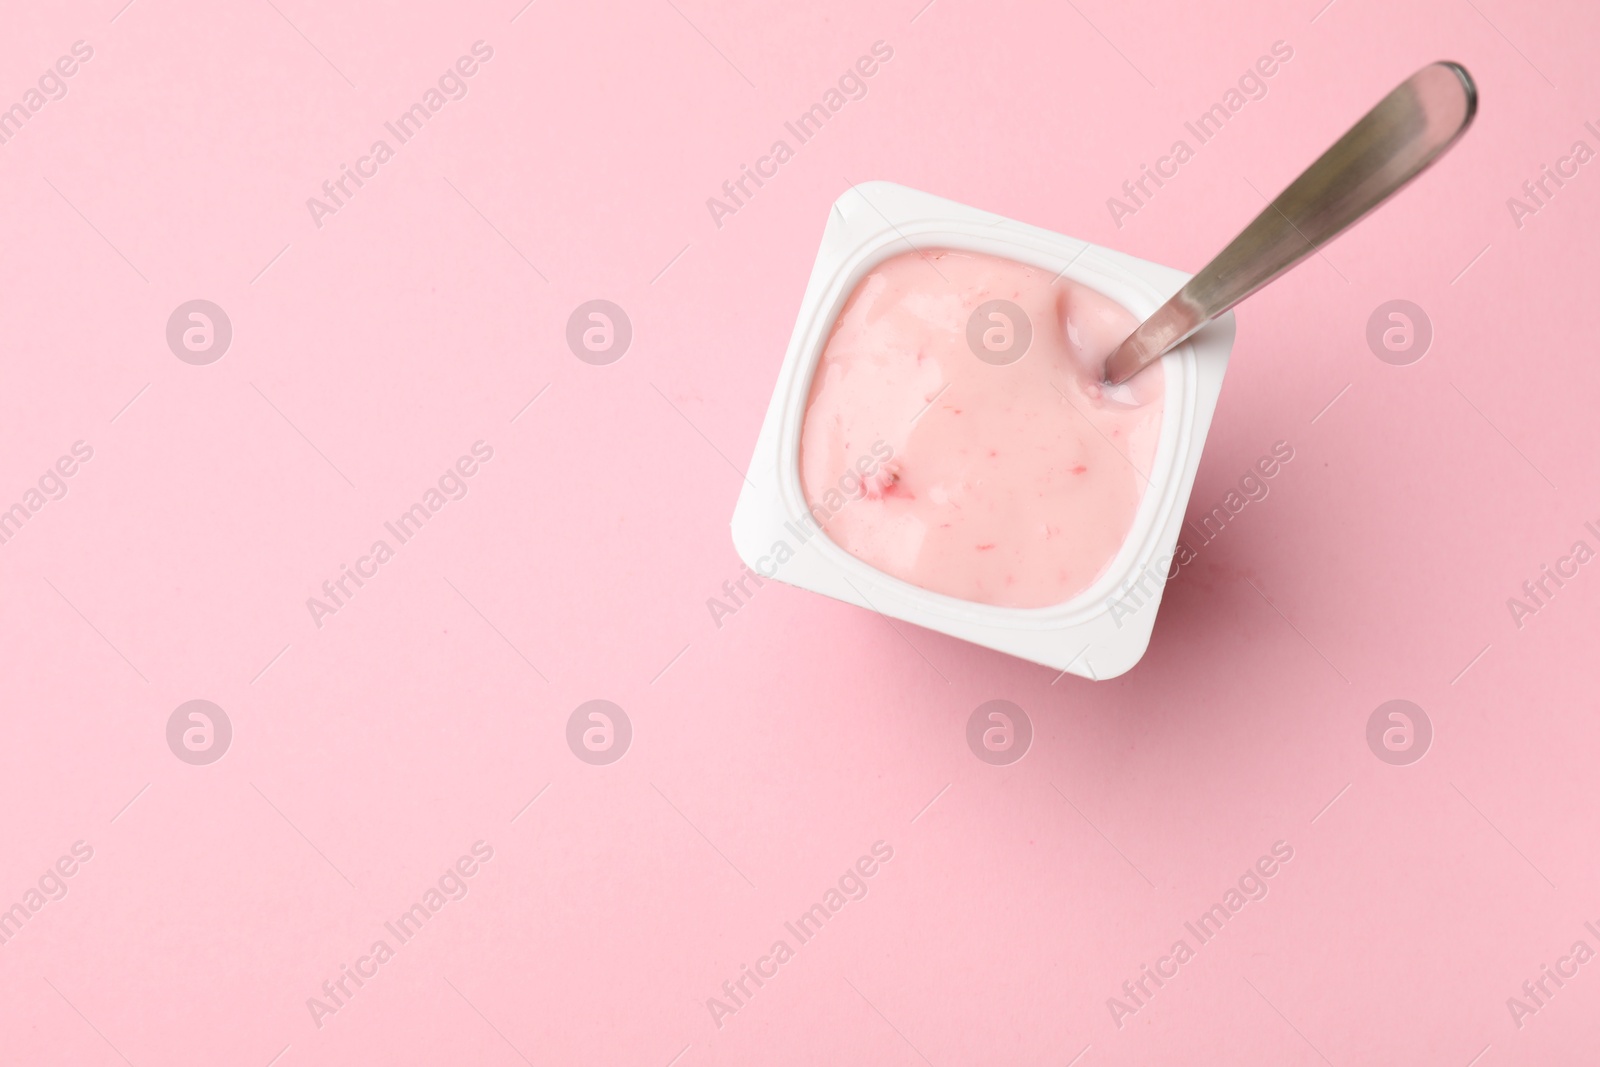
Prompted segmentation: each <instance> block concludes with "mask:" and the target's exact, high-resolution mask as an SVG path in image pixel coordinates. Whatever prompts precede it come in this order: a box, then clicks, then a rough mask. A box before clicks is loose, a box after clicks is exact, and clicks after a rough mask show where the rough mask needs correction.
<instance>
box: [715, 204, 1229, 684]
mask: <svg viewBox="0 0 1600 1067" xmlns="http://www.w3.org/2000/svg"><path fill="white" fill-rule="evenodd" d="M932 248H951V249H958V250H962V251H971V252H981V253H985V254H987V255H991V256H998V257H1002V258H1005V259H1012V260H1016V261H1017V262H1020V263H1026V264H1028V265H1030V266H1033V267H1038V268H1041V269H1043V270H1047V271H1050V272H1051V273H1052V274H1057V273H1059V274H1060V275H1062V276H1064V277H1066V278H1070V279H1072V280H1073V281H1075V282H1079V283H1081V284H1083V285H1086V286H1088V287H1090V288H1092V289H1095V290H1098V291H1099V292H1101V293H1103V294H1104V295H1106V296H1108V297H1110V298H1111V299H1113V300H1115V301H1116V302H1117V303H1119V304H1121V305H1122V306H1123V307H1125V308H1127V309H1128V311H1129V312H1130V313H1132V314H1133V315H1134V317H1135V318H1137V319H1140V320H1143V319H1144V318H1146V317H1148V316H1149V315H1150V314H1151V313H1152V312H1154V311H1155V310H1156V308H1158V307H1160V306H1161V304H1163V303H1164V302H1165V301H1166V300H1167V298H1168V297H1170V296H1171V295H1172V294H1173V293H1175V292H1177V291H1178V289H1179V288H1181V287H1182V286H1183V284H1184V283H1185V282H1186V281H1188V280H1189V275H1187V274H1185V273H1183V272H1182V271H1179V270H1174V269H1173V268H1171V267H1164V266H1161V265H1160V264H1157V263H1150V262H1148V261H1146V260H1142V259H1136V258H1134V257H1133V256H1129V255H1124V254H1123V253H1121V252H1114V251H1112V250H1111V249H1108V248H1101V247H1099V246H1098V245H1092V244H1088V243H1086V242H1084V241H1079V240H1075V239H1074V238H1071V237H1064V236H1062V235H1060V234H1056V233H1051V232H1049V231H1048V230H1042V229H1039V228H1038V227H1036V226H1028V225H1025V224H1023V223H1020V222H1014V221H1012V220H1010V219H1004V218H1000V217H998V216H995V215H991V214H989V213H988V212H985V211H979V210H977V209H976V208H971V207H966V206H964V205H961V204H957V203H953V202H952V201H949V200H944V199H941V198H939V197H936V196H930V195H929V194H927V193H921V192H918V191H916V190H914V189H907V188H905V187H904V186H900V185H894V184H891V183H889V182H868V183H865V184H863V185H858V186H855V187H853V188H852V189H851V190H850V191H849V192H847V193H845V194H844V195H843V196H841V197H840V198H839V199H838V200H837V201H836V202H835V203H834V205H833V208H832V209H831V210H830V211H829V212H828V224H827V228H826V229H825V230H824V232H823V235H822V245H821V247H820V248H818V250H817V261H816V265H815V266H814V267H813V268H812V271H811V281H810V282H809V284H807V286H806V292H805V297H804V299H803V300H802V301H801V304H800V315H799V318H798V320H797V321H796V322H795V327H794V335H793V336H792V337H791V338H790V340H789V350H788V352H787V354H785V356H784V360H783V366H782V368H781V369H780V370H779V372H778V383H777V386H776V388H774V390H773V393H772V402H771V404H770V405H769V406H768V408H767V416H766V419H765V421H764V422H763V423H762V425H761V433H760V435H759V436H758V437H757V438H756V446H755V454H754V456H753V457H752V459H751V462H750V469H749V472H748V475H747V482H746V484H745V487H744V490H743V491H742V492H741V493H740V494H739V502H738V505H737V506H736V507H735V509H734V513H733V522H732V529H733V543H734V547H735V548H736V549H737V550H738V552H739V556H740V558H741V559H743V560H744V562H745V564H746V565H747V566H749V567H750V569H751V570H753V571H755V572H756V573H757V574H758V575H760V576H761V577H762V579H763V580H765V579H769V578H776V579H777V580H779V581H782V582H786V583H788V584H789V585H793V586H797V587H799V588H801V589H809V590H811V591H812V592H815V593H822V594H823V595H825V596H830V597H833V598H835V599H837V600H842V601H845V602H846V603H850V604H855V605H857V606H858V607H862V608H865V609H867V610H868V611H876V612H880V613H882V614H884V615H888V616H890V617H892V618H896V619H901V620H903V621H905V622H910V623H915V624H916V625H918V626H923V627H926V628H928V629H930V630H936V631H938V632H940V633H945V634H950V635H951V636H953V637H959V638H962V639H963V640H967V641H971V642H973V643H974V644H978V645H982V646H984V647H985V648H992V649H995V650H996V651H999V652H1005V653H1008V654H1010V655H1013V656H1018V657H1020V658H1022V659H1026V660H1031V661H1033V662H1035V663H1041V664H1044V665H1045V666H1047V667H1051V668H1053V669H1055V670H1058V671H1067V672H1070V673H1072V674H1076V675H1079V676H1081V677H1084V678H1092V679H1106V678H1114V677H1116V676H1117V675H1119V674H1122V673H1123V672H1125V671H1127V670H1128V669H1129V668H1131V667H1132V666H1133V665H1134V664H1135V663H1137V662H1138V661H1139V659H1140V657H1142V656H1143V655H1144V651H1145V649H1146V648H1147V647H1148V646H1149V644H1150V634H1151V631H1152V630H1153V629H1154V627H1155V621H1156V612H1157V609H1158V608H1159V607H1160V604H1161V595H1162V590H1163V587H1164V586H1165V583H1166V581H1167V578H1168V576H1169V574H1174V573H1176V571H1177V566H1176V562H1175V560H1174V548H1175V546H1176V544H1177V540H1178V533H1179V528H1180V527H1181V526H1182V525H1183V515H1184V509H1185V508H1186V507H1187V506H1188V503H1189V493H1190V492H1191V490H1192V489H1193V487H1194V477H1195V472H1196V471H1197V470H1198V469H1199V466H1200V452H1201V449H1202V448H1203V447H1204V445H1205V440H1206V434H1207V432H1208V431H1209V430H1210V428H1211V416H1212V414H1213V413H1214V412H1215V410H1216V406H1217V397H1218V395H1219V394H1220V393H1221V390H1222V378H1223V374H1224V373H1225V372H1226V370H1227V367H1228V356H1229V354H1230V352H1231V351H1232V349H1233V336H1234V321H1233V315H1232V314H1231V313H1229V314H1227V315H1224V316H1223V317H1221V318H1219V319H1218V320H1216V321H1215V322H1213V323H1211V324H1209V325H1207V326H1206V327H1205V328H1204V329H1203V330H1201V331H1200V332H1199V333H1197V334H1195V335H1194V336H1193V337H1192V338H1190V339H1189V340H1188V341H1186V342H1185V343H1184V344H1182V345H1180V346H1179V347H1178V348H1177V349H1175V350H1174V351H1172V352H1171V353H1169V354H1168V355H1166V356H1164V357H1163V358H1162V365H1163V371H1164V374H1165V378H1166V395H1165V405H1164V408H1163V414H1162V423H1161V433H1160V435H1159V439H1158V443H1157V446H1156V456H1155V461H1154V464H1153V469H1151V470H1150V471H1147V472H1143V473H1145V474H1147V475H1148V478H1149V481H1148V484H1147V485H1146V486H1145V490H1144V496H1143V498H1142V499H1141V500H1140V503H1139V508H1138V511H1137V513H1136V515H1135V517H1134V522H1133V528H1132V529H1131V530H1130V531H1129V533H1128V536H1127V538H1126V540H1124V541H1123V543H1122V547H1121V548H1120V549H1119V550H1118V552H1117V555H1116V557H1115V558H1114V559H1113V560H1112V562H1111V564H1110V566H1109V567H1107V568H1106V570H1105V572H1104V573H1102V574H1101V575H1100V577H1099V578H1097V579H1096V580H1095V582H1094V583H1093V584H1092V585H1090V586H1089V587H1088V588H1087V589H1085V590H1083V591H1082V592H1081V593H1079V594H1077V595H1076V596H1074V597H1072V598H1071V599H1070V600H1067V601H1064V602H1062V603H1060V604H1055V605H1052V606H1049V607H1043V608H1007V607H998V606H995V605H991V604H979V603H975V602H973V601H970V600H962V599H959V598H956V597H952V596H947V595H945V594H942V593H935V592H932V591H930V590H927V589H923V588H921V587H919V586H915V585H912V584H911V583H909V582H906V581H903V580H902V579H899V578H895V577H893V576H891V575H888V574H885V573H884V572H883V571H880V570H878V569H877V568H876V567H873V566H871V565H870V564H868V563H866V562H864V561H862V560H860V559H858V558H856V557H855V556H853V555H851V554H850V553H848V552H846V551H845V550H844V549H842V548H840V547H839V546H838V545H837V544H835V543H834V542H833V541H831V540H829V538H828V535H827V534H826V533H825V532H823V531H822V530H821V529H820V528H819V527H818V525H817V523H816V521H815V520H814V519H813V518H812V517H811V514H810V513H809V512H808V511H807V508H806V499H805V494H804V492H803V491H802V490H801V485H800V431H801V427H802V425H803V423H804V418H805V410H806V401H807V398H808V397H809V395H810V392H811V376H812V374H813V372H814V371H815V369H816V366H817V362H818V359H819V358H820V357H821V354H822V350H823V347H824V346H825V345H826V344H827V341H828V337H829V334H830V333H831V331H832V327H833V323H834V320H835V318H837V317H838V314H839V312H840V310H841V309H842V308H843V307H844V304H845V301H846V300H847V299H848V298H849V296H850V294H851V293H852V292H853V291H854V290H855V287H856V284H857V283H858V282H860V281H861V279H862V278H863V277H864V276H865V275H866V274H867V272H868V271H870V270H871V269H872V268H873V267H874V266H876V265H877V264H879V263H881V262H882V261H883V260H885V259H888V258H889V257H891V256H894V255H898V254H900V253H902V252H908V251H912V250H924V249H932Z"/></svg>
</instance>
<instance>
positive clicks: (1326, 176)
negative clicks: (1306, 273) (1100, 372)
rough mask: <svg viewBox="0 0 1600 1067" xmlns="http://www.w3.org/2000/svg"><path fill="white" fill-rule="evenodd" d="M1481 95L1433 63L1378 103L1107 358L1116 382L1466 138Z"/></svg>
mask: <svg viewBox="0 0 1600 1067" xmlns="http://www.w3.org/2000/svg"><path fill="white" fill-rule="evenodd" d="M1477 108H1478V90H1477V87H1476V86H1475V85H1473V82H1472V76H1471V75H1470V74H1468V73H1467V71H1466V68H1464V67H1462V66H1461V65H1460V64H1459V63H1450V62H1440V63H1431V64H1429V65H1428V66H1426V67H1423V68H1422V69H1421V70H1419V71H1417V72H1416V73H1415V74H1413V75H1412V76H1411V77H1409V78H1407V79H1406V80H1405V81H1403V82H1401V83H1400V85H1399V86H1398V87H1397V88H1396V89H1395V90H1394V91H1393V92H1391V93H1390V94H1389V95H1388V96H1386V97H1384V98H1383V99H1382V100H1381V101H1379V102H1378V106H1377V107H1375V108H1373V109H1372V110H1371V111H1369V112H1367V113H1366V115H1365V116H1363V117H1362V119H1361V121H1360V122H1357V123H1356V124H1355V125H1354V126H1352V127H1350V130H1349V132H1347V133H1346V134H1345V135H1344V136H1343V137H1341V138H1339V140H1338V141H1337V142H1335V143H1334V145H1333V147H1332V148H1330V149H1328V150H1327V151H1326V152H1324V153H1322V156H1321V157H1320V158H1319V159H1318V160H1317V161H1316V162H1315V163H1313V164H1311V166H1309V167H1307V168H1306V170H1305V172H1304V173H1302V174H1301V175H1300V177H1298V178H1296V179H1295V180H1294V182H1293V184H1291V185H1290V186H1289V187H1288V188H1287V189H1285V190H1284V191H1283V192H1281V193H1279V194H1278V198H1277V199H1276V200H1274V201H1273V202H1272V203H1271V204H1268V205H1267V207H1266V209H1265V210H1264V211H1262V212H1261V214H1259V215H1257V216H1256V217H1255V221H1254V222H1252V223H1250V225H1248V226H1246V227H1245V228H1244V230H1243V232H1241V233H1240V234H1239V236H1237V237H1235V238H1234V239H1233V242H1232V243H1231V244H1229V245H1228V247H1227V248H1224V249H1223V250H1222V251H1221V252H1220V253H1219V254H1218V255H1217V257H1216V258H1215V259H1213V260H1212V261H1211V262H1210V263H1207V264H1206V265H1205V266H1204V267H1203V268H1201V270H1200V273H1198V274H1196V275H1195V276H1194V277H1193V278H1190V279H1189V282H1188V284H1187V285H1185V286H1184V287H1183V288H1182V289H1180V290H1179V291H1178V293H1177V295H1175V296H1174V297H1173V298H1172V299H1171V300H1169V301H1167V302H1166V303H1165V304H1163V305H1162V306H1161V307H1160V308H1159V309H1158V310H1157V311H1156V313H1155V314H1154V315H1151V316H1150V317H1149V318H1148V319H1146V320H1145V321H1144V322H1143V323H1142V324H1141V325H1140V326H1139V328H1138V329H1136V330H1134V331H1133V333H1132V334H1130V335H1129V336H1128V338H1127V340H1125V341H1123V342H1122V344H1121V345H1120V346H1119V347H1118V348H1117V350H1116V351H1115V352H1113V353H1112V354H1111V358H1110V359H1109V360H1107V361H1106V380H1107V381H1109V382H1112V383H1117V382H1123V381H1126V380H1127V379H1129V378H1131V377H1132V376H1133V375H1134V374H1136V373H1138V371H1139V370H1140V369H1142V368H1143V367H1145V366H1146V365H1148V364H1150V363H1153V362H1154V361H1155V360H1157V359H1159V358H1160V357H1161V356H1162V355H1163V354H1165V353H1166V352H1167V351H1168V350H1170V349H1172V348H1173V347H1175V346H1176V345H1178V344H1180V343H1181V342H1182V341H1183V340H1184V339H1185V338H1187V337H1188V336H1189V335H1190V334H1192V333H1194V332H1195V331H1196V330H1198V329H1200V327H1202V326H1204V325H1205V324H1206V323H1208V322H1210V321H1211V320H1212V319H1214V318H1216V317H1217V316H1218V315H1221V314H1222V313H1223V312H1225V311H1227V310H1228V309H1229V308H1231V307H1233V306H1234V305H1235V304H1237V303H1238V302H1239V301H1241V300H1243V299H1244V298H1245V297H1247V296H1249V295H1250V294H1252V293H1254V292H1255V291H1256V290H1257V289H1260V288H1261V287H1262V286H1264V285H1266V284H1267V283H1268V282H1270V281H1272V280H1273V279H1274V278H1276V277H1278V276H1279V275H1280V274H1282V273H1284V272H1285V271H1287V270H1288V269H1289V268H1290V267H1293V266H1294V265H1295V264H1296V263H1299V262H1300V261H1301V260H1302V259H1305V258H1306V257H1307V256H1309V255H1310V254H1311V253H1313V252H1315V251H1316V250H1317V249H1319V248H1321V247H1322V246H1323V245H1325V244H1327V243H1328V242H1329V241H1331V240H1333V239H1334V238H1335V237H1337V236H1338V235H1339V234H1341V233H1343V232H1344V230H1345V229H1346V228H1348V227H1349V226H1350V225H1351V224H1352V223H1354V222H1356V221H1357V220H1359V219H1360V218H1361V217H1362V216H1364V215H1365V214H1366V213H1367V212H1369V211H1371V210H1372V209H1373V208H1375V207H1377V206H1378V205H1379V204H1381V203H1383V202H1384V201H1385V200H1387V199H1389V197H1391V196H1393V195H1394V194H1395V193H1397V192H1399V191H1400V190H1401V189H1402V188H1403V187H1404V186H1405V185H1406V183H1408V182H1410V181H1411V179H1413V178H1415V177H1416V176H1417V175H1418V174H1421V173H1422V172H1423V171H1424V170H1426V169H1427V168H1428V166H1429V164H1431V163H1432V162H1433V161H1434V160H1436V159H1438V158H1439V156H1441V155H1443V154H1444V152H1445V150H1447V149H1448V148H1449V147H1450V146H1451V145H1453V144H1455V142H1456V139H1457V138H1459V137H1460V136H1461V135H1462V134H1463V133H1465V132H1466V129H1467V126H1468V125H1469V124H1470V123H1471V122H1472V116H1473V114H1474V113H1475V112H1476V111H1477Z"/></svg>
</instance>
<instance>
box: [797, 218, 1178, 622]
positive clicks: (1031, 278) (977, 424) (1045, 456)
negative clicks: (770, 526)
mask: <svg viewBox="0 0 1600 1067" xmlns="http://www.w3.org/2000/svg"><path fill="white" fill-rule="evenodd" d="M1137 325H1138V320H1137V319H1136V318H1135V317H1134V316H1133V315H1132V314H1130V313H1129V312H1128V311H1127V310H1126V309H1124V308H1123V307H1122V306H1121V305H1119V304H1117V303H1116V302H1115V301H1113V300H1111V299H1110V298H1109V297H1107V296H1105V295H1103V294H1101V293H1099V292H1097V291H1096V290H1094V289H1091V288H1089V287H1088V286H1085V285H1083V284H1081V283H1078V282H1074V281H1071V280H1068V279H1065V278H1059V279H1058V278H1056V277H1055V276H1054V275H1053V273H1052V272H1050V271H1047V270H1042V269H1040V268H1037V267H1030V266H1028V265H1026V264H1023V263H1018V262H1015V261H1013V260H1008V259H1001V258H998V257H995V256H989V255H983V254H979V253H973V252H960V251H951V250H927V251H922V252H907V253H905V254H902V255H897V256H894V257H893V258H890V259H887V260H884V261H883V262H882V263H880V264H878V265H877V266H876V267H874V268H873V269H872V270H871V271H870V272H869V273H868V274H867V275H866V277H864V278H863V279H862V280H861V281H860V283H859V284H858V285H857V286H856V288H855V290H854V291H853V292H852V293H851V295H850V297H849V299H848V300H847V301H846V302H845V305H844V308H843V310H842V311H841V313H840V315H839V317H838V320H837V321H836V322H835V323H834V325H833V329H832V332H831V334H830V336H829V338H828V342H827V345H826V347H825V348H824V350H823V353H822V356H821V358H820V360H819V362H818V365H817V368H816V372H815V375H814V376H813V378H812V382H811V391H810V396H809V398H808V400H807V404H806V412H805V421H804V425H803V426H802V429H801V438H800V479H801V486H802V488H803V490H804V492H805V496H806V500H807V503H808V504H809V505H811V511H812V514H813V515H814V516H815V517H817V519H818V521H819V523H820V525H821V526H822V528H823V529H824V530H825V531H826V533H827V535H828V537H829V538H830V539H832V540H833V541H834V543H836V544H838V545H839V546H840V547H841V548H843V549H844V550H846V551H847V552H850V553H851V554H852V555H854V556H856V557H858V558H859V559H861V560H863V561H864V562H866V563H868V564H870V565H871V566H873V567H876V568H877V569H878V570H881V571H883V572H885V573H887V574H891V575H893V576H895V577H897V578H901V579H904V580H905V581H907V582H910V583H912V584H914V585H918V586H921V587H922V588H924V589H929V590H932V591H934V592H937V593H945V594H948V595H950V596H954V597H959V598H961V599H963V600H970V601H976V602H978V603H982V604H994V605H1000V606H1004V607H1015V608H1037V607H1046V606H1049V605H1052V604H1059V603H1061V602H1063V601H1065V600H1068V599H1070V598H1072V597H1073V596H1074V595H1076V594H1078V593H1080V592H1082V591H1083V590H1084V589H1086V588H1088V587H1089V586H1090V585H1091V584H1093V582H1094V580H1095V579H1096V578H1097V577H1099V576H1100V574H1102V573H1103V572H1104V571H1105V569H1106V568H1107V567H1108V566H1109V565H1110V563H1111V561H1112V560H1113V559H1114V558H1115V557H1116V554H1117V551H1118V549H1120V548H1121V546H1122V543H1123V541H1124V540H1125V539H1126V538H1127V536H1128V533H1129V531H1130V530H1131V529H1132V527H1133V520H1134V515H1135V513H1136V512H1137V510H1138V507H1139V501H1140V499H1141V497H1142V496H1143V493H1144V490H1145V487H1146V484H1147V477H1148V475H1149V473H1150V469H1151V464H1152V462H1153V460H1154V459H1155V454H1156V444H1157V441H1158V438H1159V435H1160V432H1161V417H1162V401H1163V397H1164V393H1165V384H1164V381H1163V377H1162V374H1163V371H1162V368H1161V366H1160V365H1159V364H1157V365H1155V366H1152V367H1150V368H1148V369H1146V370H1144V371H1142V372H1141V373H1139V374H1138V375H1136V376H1135V377H1134V378H1133V379H1132V380H1131V381H1129V382H1127V383H1125V384H1123V385H1121V386H1106V385H1102V384H1101V381H1100V374H1101V368H1102V367H1103V366H1104V364H1105V360H1106V357H1107V356H1108V355H1109V354H1110V353H1111V351H1112V350H1113V349H1114V348H1115V347H1116V346H1117V345H1118V344H1119V343H1120V342H1121V341H1122V339H1123V338H1124V337H1126V336H1127V335H1128V334H1129V333H1131V332H1132V331H1133V328H1134V327H1135V326H1137ZM885 456H887V458H885ZM860 471H867V472H869V473H868V474H867V475H866V476H865V477H862V476H861V475H860V474H859V473H858V472H860ZM841 486H845V487H847V488H846V489H845V490H844V491H843V492H841V488H840V487H841ZM853 486H859V489H857V490H856V491H855V492H854V493H853V494H852V493H850V492H849V487H853ZM841 497H843V499H841Z"/></svg>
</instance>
